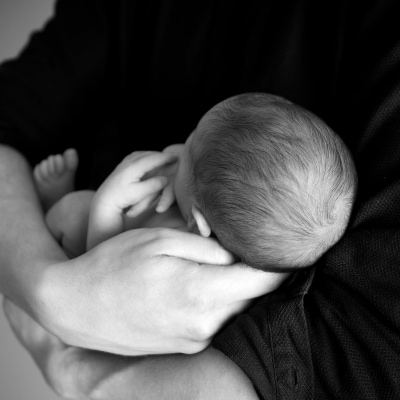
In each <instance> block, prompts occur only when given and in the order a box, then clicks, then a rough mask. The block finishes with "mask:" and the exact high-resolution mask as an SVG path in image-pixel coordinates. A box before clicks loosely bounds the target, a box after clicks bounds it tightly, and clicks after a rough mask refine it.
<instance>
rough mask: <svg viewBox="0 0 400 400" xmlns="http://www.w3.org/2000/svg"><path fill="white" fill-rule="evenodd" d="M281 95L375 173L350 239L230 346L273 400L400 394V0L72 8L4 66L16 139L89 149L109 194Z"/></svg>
mask: <svg viewBox="0 0 400 400" xmlns="http://www.w3.org/2000/svg"><path fill="white" fill-rule="evenodd" d="M250 91H262V92H269V93H275V94H278V95H281V96H284V97H286V98H288V99H289V100H291V101H293V102H296V103H298V104H300V105H302V106H304V107H306V108H308V109H310V110H311V111H312V112H314V113H315V114H317V115H318V116H320V117H321V118H322V119H324V120H325V121H326V122H327V123H328V124H329V125H330V126H331V127H332V128H333V129H334V130H335V131H336V132H337V133H338V134H339V135H340V136H341V137H342V138H343V140H344V141H345V143H346V144H347V145H348V147H349V148H350V150H351V151H352V153H353V155H354V158H355V163H356V168H357V171H358V175H359V190H358V198H357V202H356V206H355V209H354V212H353V217H352V221H351V224H350V226H349V229H348V231H347V233H346V235H345V237H344V238H343V239H342V240H341V241H340V242H339V243H338V244H337V245H336V246H335V247H334V248H332V249H331V250H330V251H329V252H328V253H327V254H326V256H325V257H323V259H321V260H320V262H319V263H318V265H316V266H315V268H312V269H309V270H307V271H304V272H301V273H299V274H298V275H297V276H296V277H295V279H294V281H293V282H291V284H290V285H288V286H287V287H285V288H282V290H281V291H279V292H277V293H274V294H272V295H269V296H265V297H263V298H261V299H259V301H258V302H257V303H256V304H255V305H254V306H253V307H252V308H251V309H250V310H248V311H247V312H246V313H244V314H242V315H240V316H239V317H238V318H236V319H235V321H233V322H232V323H231V324H230V325H229V326H227V327H226V328H224V330H223V331H222V332H220V334H219V335H218V336H217V337H216V338H215V339H214V346H215V347H217V348H218V349H220V350H221V351H223V352H224V353H225V354H226V355H227V356H228V357H230V358H231V359H232V360H233V361H234V362H235V363H237V364H238V365H239V367H240V368H242V370H243V371H244V372H245V373H246V374H247V376H248V377H249V378H250V380H251V381H252V382H253V384H254V386H255V388H256V390H257V393H258V395H259V396H260V398H262V399H268V400H270V399H284V400H288V399H296V400H298V399H312V398H314V399H337V398H341V399H352V400H354V399H363V400H364V399H396V398H400V379H399V371H400V334H399V328H400V251H399V249H400V230H399V228H400V206H399V204H400V181H399V178H400V151H399V149H400V147H399V137H400V136H399V135H400V134H399V132H400V28H399V24H398V13H397V2H396V1H395V0H381V1H365V0H363V1H362V0H359V1H344V0H339V1H336V2H320V1H317V0H282V1H274V0H264V1H247V2H240V1H216V0H214V1H211V0H210V1H207V0H202V1H192V2H187V1H174V0H148V1H134V0H109V1H106V0H61V1H59V3H58V5H57V11H56V15H55V17H54V18H53V19H52V21H51V22H50V23H49V24H47V26H46V27H45V29H44V30H43V31H42V32H40V33H37V34H35V35H34V36H33V37H32V38H31V40H30V43H29V45H28V46H27V47H26V48H25V50H24V51H23V52H22V54H21V55H20V56H19V57H18V59H16V60H14V61H11V62H8V63H5V64H3V66H2V67H1V69H0V130H2V136H1V137H2V140H3V142H5V143H8V144H11V145H13V146H16V147H17V148H19V149H20V150H21V151H22V152H23V153H24V154H25V155H26V156H27V157H28V159H29V160H30V161H31V162H32V163H35V162H37V161H39V160H40V159H42V158H44V157H46V156H47V155H48V154H50V153H55V152H61V151H63V150H64V149H65V148H67V147H71V146H73V147H76V148H77V149H78V151H79V154H80V158H81V160H82V163H81V166H80V171H79V172H80V173H79V179H80V181H79V185H80V186H82V187H87V186H90V187H92V188H95V187H96V186H97V185H98V184H99V183H100V182H101V180H102V179H104V177H105V176H106V175H107V174H108V173H109V172H110V171H111V169H112V168H113V167H114V166H115V165H116V163H117V162H118V161H119V160H120V159H121V158H122V157H123V156H124V155H125V154H127V153H130V152H132V151H134V150H145V149H149V150H150V149H151V150H157V149H162V148H163V147H165V146H166V145H169V144H171V143H179V142H183V141H184V140H185V139H186V137H187V136H188V134H189V133H190V132H191V130H192V129H193V128H194V127H195V126H196V123H197V122H198V120H199V119H200V117H201V116H202V115H203V114H204V112H205V111H207V110H208V109H209V108H211V107H212V106H213V105H214V104H216V103H217V102H219V101H221V100H223V99H225V98H227V97H229V96H231V95H234V94H238V93H242V92H250Z"/></svg>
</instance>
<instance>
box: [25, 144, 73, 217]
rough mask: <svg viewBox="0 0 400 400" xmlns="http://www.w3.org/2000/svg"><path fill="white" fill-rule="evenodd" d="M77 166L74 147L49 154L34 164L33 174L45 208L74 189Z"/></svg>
mask: <svg viewBox="0 0 400 400" xmlns="http://www.w3.org/2000/svg"><path fill="white" fill-rule="evenodd" d="M77 168H78V154H77V152H76V150H75V149H68V150H66V151H65V152H64V153H63V154H57V155H55V156H50V157H48V158H47V159H45V160H43V161H42V162H41V163H40V164H38V165H36V167H35V169H34V170H33V176H34V180H35V183H36V189H37V191H38V193H39V197H40V199H41V201H42V203H43V206H44V208H45V210H48V209H49V208H50V207H51V206H52V205H53V204H54V203H56V202H57V201H58V200H60V199H61V197H63V196H65V195H66V194H68V193H70V192H72V191H73V190H74V184H75V173H76V169H77Z"/></svg>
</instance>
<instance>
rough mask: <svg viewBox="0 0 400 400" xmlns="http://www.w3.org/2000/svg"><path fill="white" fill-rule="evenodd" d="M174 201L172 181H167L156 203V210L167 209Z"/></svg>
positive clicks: (161, 211)
mask: <svg viewBox="0 0 400 400" xmlns="http://www.w3.org/2000/svg"><path fill="white" fill-rule="evenodd" d="M174 202H175V191H174V183H173V182H171V181H170V182H169V183H168V185H167V186H166V187H165V188H164V190H163V191H162V193H161V197H160V201H159V202H158V204H157V207H156V211H157V212H158V213H163V212H165V211H167V210H168V209H169V208H170V207H171V206H172V204H174Z"/></svg>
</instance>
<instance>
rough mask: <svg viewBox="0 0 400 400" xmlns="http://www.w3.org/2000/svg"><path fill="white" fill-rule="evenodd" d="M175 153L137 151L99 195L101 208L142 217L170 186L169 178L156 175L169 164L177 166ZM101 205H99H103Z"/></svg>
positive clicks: (120, 166) (101, 187)
mask: <svg viewBox="0 0 400 400" xmlns="http://www.w3.org/2000/svg"><path fill="white" fill-rule="evenodd" d="M176 159H177V156H176V155H175V154H173V153H169V152H166V153H160V152H156V151H136V152H133V153H132V154H130V155H128V156H127V157H125V158H124V160H123V161H122V162H121V163H120V164H119V165H118V166H117V167H116V168H115V170H114V171H113V172H112V173H111V175H109V177H108V178H107V179H106V180H105V181H104V183H103V184H102V185H101V186H100V188H99V189H98V191H97V192H96V201H97V203H98V204H99V203H100V204H101V207H102V208H103V209H104V208H105V207H106V208H108V209H109V208H114V207H115V208H117V209H118V211H119V212H120V211H121V210H123V211H126V213H127V215H129V217H135V216H138V215H140V214H141V213H142V212H143V211H144V210H146V209H147V208H148V207H150V205H151V204H153V203H154V202H155V201H156V200H157V198H158V197H160V193H161V191H162V190H163V189H164V188H166V186H167V185H168V184H169V179H168V176H165V175H164V174H163V175H156V174H155V173H154V171H159V170H160V171H163V170H164V168H165V167H166V166H167V165H168V164H171V163H173V164H176V163H174V161H175V160H176ZM100 204H99V205H100Z"/></svg>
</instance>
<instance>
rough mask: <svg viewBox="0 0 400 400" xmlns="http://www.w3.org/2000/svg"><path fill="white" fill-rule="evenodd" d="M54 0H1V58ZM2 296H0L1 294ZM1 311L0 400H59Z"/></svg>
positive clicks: (26, 34)
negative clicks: (18, 340)
mask: <svg viewBox="0 0 400 400" xmlns="http://www.w3.org/2000/svg"><path fill="white" fill-rule="evenodd" d="M54 2H55V0H0V62H2V61H3V60H5V59H9V58H12V57H15V56H16V55H17V54H18V53H19V51H20V50H21V48H22V47H23V46H24V45H25V44H26V42H27V40H28V37H29V35H30V33H31V32H32V31H33V30H37V29H39V28H40V27H42V26H43V24H44V23H45V21H46V20H47V19H48V18H49V17H50V16H51V15H52V13H53V7H54ZM0 300H1V296H0ZM59 399H60V398H59V397H58V396H56V395H55V394H54V393H53V392H52V391H51V390H50V389H49V388H48V387H47V385H46V384H45V382H44V380H43V378H42V376H41V374H40V372H39V370H38V369H37V368H36V366H35V364H34V363H33V361H32V359H31V358H30V356H29V355H28V353H27V352H26V351H25V350H24V349H23V348H22V347H21V346H20V345H19V344H18V342H17V340H16V339H15V338H14V336H13V334H12V332H11V330H10V328H9V326H8V324H7V321H6V320H5V318H4V315H3V312H2V311H0V400H59Z"/></svg>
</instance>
